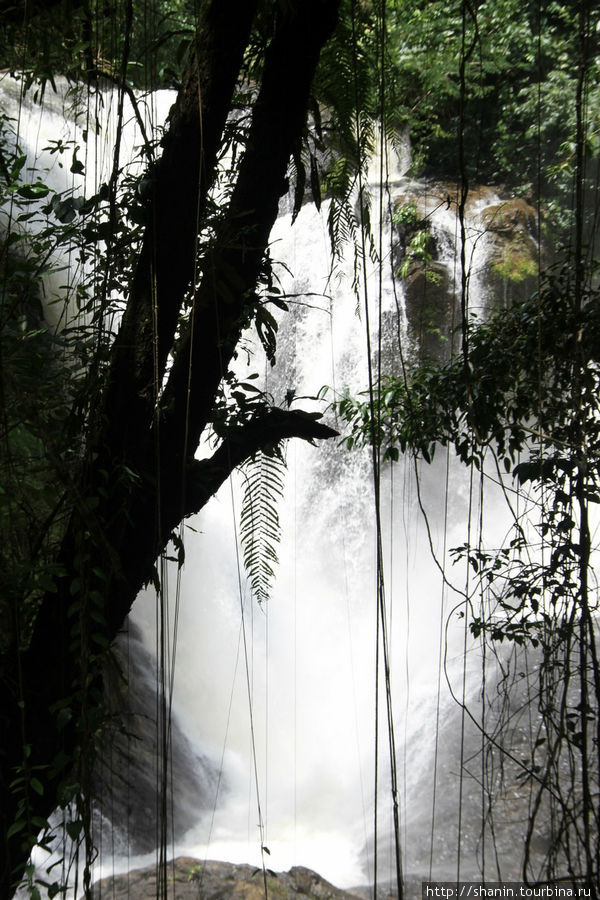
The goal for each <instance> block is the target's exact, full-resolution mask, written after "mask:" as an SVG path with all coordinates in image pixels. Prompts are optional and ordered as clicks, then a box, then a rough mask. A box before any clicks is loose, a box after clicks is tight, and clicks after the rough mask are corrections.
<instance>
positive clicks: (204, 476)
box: [0, 0, 339, 900]
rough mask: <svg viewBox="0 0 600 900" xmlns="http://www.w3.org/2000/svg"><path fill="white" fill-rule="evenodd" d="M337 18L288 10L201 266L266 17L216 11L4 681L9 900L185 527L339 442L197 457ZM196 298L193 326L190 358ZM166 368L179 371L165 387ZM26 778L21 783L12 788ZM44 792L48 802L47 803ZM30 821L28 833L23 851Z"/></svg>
mask: <svg viewBox="0 0 600 900" xmlns="http://www.w3.org/2000/svg"><path fill="white" fill-rule="evenodd" d="M338 5H339V0H302V2H298V3H296V4H281V5H279V4H276V6H277V11H276V12H275V13H274V15H275V16H276V17H277V18H276V26H275V29H274V33H273V37H272V39H271V42H270V45H269V47H268V49H267V51H266V57H265V62H264V70H263V77H262V81H261V85H260V88H259V90H258V94H257V97H256V101H255V104H254V107H253V113H252V122H251V125H250V130H249V134H248V139H247V145H246V149H245V153H244V156H243V159H242V161H241V163H240V167H239V174H238V178H237V182H236V184H235V187H234V189H233V193H232V196H231V199H230V202H229V205H228V207H227V209H226V211H225V213H224V214H223V215H222V217H221V218H220V220H219V224H218V225H217V227H216V233H215V235H214V240H213V241H212V243H211V252H210V253H207V254H205V256H204V258H203V259H201V260H197V259H196V248H197V234H198V230H199V227H201V226H202V224H203V222H205V221H206V217H207V215H208V213H207V208H208V204H207V198H208V193H209V190H210V187H211V185H212V184H213V181H214V178H215V173H216V168H217V157H218V152H219V148H220V145H221V140H222V135H223V129H224V128H225V125H226V121H227V116H228V114H229V110H230V107H231V100H232V96H233V93H234V91H235V87H236V82H237V79H238V77H239V73H240V67H241V65H242V60H243V54H244V50H245V47H246V45H247V43H248V40H249V36H250V30H251V27H252V23H253V19H254V15H255V13H256V8H257V6H258V3H257V0H207V2H205V3H204V4H203V7H202V13H201V17H200V21H199V25H198V30H197V34H196V39H195V45H194V48H193V52H192V54H191V59H190V63H189V66H188V69H187V72H186V76H185V80H184V84H183V87H182V89H181V91H180V93H179V96H178V98H177V102H176V104H175V106H174V108H173V110H172V111H171V116H170V127H169V130H168V133H167V134H166V136H165V138H164V141H163V153H162V156H161V158H160V159H159V161H158V162H157V163H156V164H155V165H154V167H153V169H152V170H151V172H150V177H151V181H152V197H151V200H150V203H149V205H148V209H147V225H146V230H145V237H144V241H143V245H142V249H141V252H140V256H139V260H138V263H137V268H136V270H135V275H134V277H133V280H132V287H131V293H130V297H129V300H128V304H127V308H126V310H125V313H124V316H123V319H122V323H121V326H120V330H119V333H118V335H117V337H116V339H115V342H114V345H113V348H112V356H111V360H110V365H109V367H108V371H107V374H106V379H105V385H104V389H103V394H102V399H101V402H100V404H99V407H98V410H99V411H98V415H97V417H96V420H95V422H94V423H92V429H93V430H92V435H91V438H90V443H89V445H88V450H89V452H88V454H87V463H86V465H85V466H84V469H83V472H82V474H81V476H80V477H79V480H78V481H77V483H76V484H75V486H74V496H75V497H76V500H75V504H74V509H73V513H72V516H71V521H70V525H69V526H68V529H67V532H66V535H65V538H64V541H63V545H62V549H61V553H60V559H59V562H60V565H61V569H62V574H60V575H59V577H58V578H57V584H56V590H55V591H53V592H51V593H48V594H47V595H46V596H45V597H44V599H43V601H42V603H41V606H40V609H39V613H38V616H37V619H36V622H35V625H34V631H33V634H32V637H31V640H30V642H29V644H28V646H27V647H26V649H22V648H21V649H20V650H17V649H16V648H15V651H14V658H13V659H12V661H11V662H10V663H9V664H8V665H7V666H6V667H5V666H3V667H2V671H3V673H4V672H6V677H4V676H3V680H4V683H3V684H2V686H1V687H2V692H1V699H0V722H1V724H2V727H3V734H4V736H5V737H4V738H3V743H2V748H1V750H0V754H1V756H0V759H1V768H0V828H1V831H2V834H3V836H4V840H3V846H2V851H0V853H1V855H0V878H1V887H0V898H1V900H4V898H8V897H10V896H11V895H12V890H13V888H12V885H13V884H14V880H15V878H18V877H19V876H20V874H21V873H22V871H23V868H24V865H25V862H26V860H27V856H28V853H29V850H30V849H31V844H32V840H35V838H34V837H33V836H34V835H35V832H36V830H37V826H36V817H37V818H39V819H45V818H47V816H48V815H49V814H50V813H51V812H52V810H53V809H54V808H55V807H56V806H57V805H61V804H63V803H64V802H65V800H66V799H67V798H68V796H69V790H68V785H69V784H70V783H72V782H73V779H74V763H75V757H76V756H77V754H80V756H83V755H84V754H85V753H86V752H87V751H88V749H89V747H88V744H87V740H88V735H89V733H90V732H93V730H94V727H95V725H94V721H95V720H94V716H96V715H97V709H96V708H97V703H98V695H99V693H100V689H99V685H98V672H99V669H100V666H99V660H100V658H101V657H102V654H103V653H104V651H105V648H106V646H107V645H109V644H110V642H111V641H112V639H113V638H114V637H115V636H116V634H117V632H118V630H119V629H120V627H121V626H122V624H123V621H124V619H125V617H126V616H127V614H128V612H129V610H130V608H131V605H132V603H133V601H134V599H135V597H136V595H137V593H138V591H139V590H140V588H141V587H142V586H143V584H144V582H145V581H147V580H148V579H149V578H150V577H151V574H152V571H153V566H154V563H155V560H156V558H157V555H158V554H159V553H160V551H161V550H162V549H163V548H164V546H165V545H166V543H167V542H168V540H169V536H170V535H171V533H172V532H173V530H174V529H175V528H176V527H177V526H178V524H179V522H180V521H181V520H182V519H183V518H184V517H185V516H187V515H189V514H191V513H193V512H197V511H198V510H199V509H201V508H202V507H203V506H204V504H205V503H206V502H207V500H208V499H209V498H210V496H212V494H214V493H215V491H216V490H217V489H218V487H219V486H220V485H221V484H222V483H223V481H224V480H225V479H226V478H227V477H228V475H229V474H230V473H231V471H232V470H233V469H234V468H235V467H237V466H238V465H240V464H241V463H242V462H243V461H244V460H245V459H247V458H248V457H249V456H251V455H252V454H253V453H255V452H256V451H257V450H259V449H260V448H261V447H264V446H266V445H270V444H273V443H276V442H278V441H279V440H281V439H283V438H289V437H301V438H303V439H306V440H314V439H316V438H327V437H331V436H332V435H334V434H335V432H334V431H333V430H332V429H330V428H328V427H327V426H325V425H322V424H320V423H318V422H316V421H315V420H314V419H313V418H311V417H310V416H308V415H306V414H303V413H301V412H293V411H289V410H286V411H284V410H279V409H270V410H264V411H263V412H262V413H259V414H256V415H255V416H254V417H253V418H251V419H250V420H249V421H248V422H247V423H246V425H245V426H241V427H240V428H239V429H237V430H236V431H235V432H232V433H231V434H230V435H229V436H228V437H227V438H226V439H225V440H223V442H222V443H221V445H220V446H219V447H218V448H217V449H216V450H215V452H214V454H213V456H212V458H211V459H209V460H204V461H201V462H200V461H196V460H195V459H194V454H195V451H196V449H197V447H198V442H199V440H200V436H201V434H202V432H203V431H204V430H205V428H206V426H207V425H208V424H209V423H210V421H211V416H212V414H213V409H214V403H215V396H216V393H217V390H218V388H219V384H220V382H221V379H222V377H223V375H224V374H225V373H226V371H227V369H228V367H229V364H230V362H231V359H232V356H233V354H234V352H235V348H236V345H237V343H238V341H239V338H240V335H241V333H242V330H243V328H244V327H245V326H246V325H247V324H248V322H249V321H251V319H252V317H253V314H254V311H255V309H256V303H257V297H256V289H257V280H258V278H259V275H260V273H261V268H262V266H263V264H264V258H265V253H266V250H267V247H268V239H269V234H270V231H271V228H272V226H273V224H274V222H275V219H276V216H277V210H278V201H279V198H280V195H281V194H282V193H283V191H284V185H285V179H286V172H287V167H288V162H289V159H290V156H291V154H292V152H293V151H294V149H295V147H296V146H297V145H298V144H299V142H300V140H301V137H302V133H303V129H304V128H305V124H306V110H307V105H308V101H309V92H310V86H311V82H312V78H313V75H314V71H315V68H316V65H317V62H318V59H319V55H320V52H321V48H322V46H323V44H324V43H325V41H326V40H327V39H328V37H329V36H330V35H331V33H332V31H333V28H334V27H335V23H336V19H337V11H338ZM186 295H187V296H188V297H190V296H191V297H192V300H193V314H192V315H191V316H190V318H189V323H188V325H187V327H186V330H185V332H184V334H183V336H182V337H181V339H180V340H179V342H178V345H177V346H175V333H176V328H177V323H178V319H179V316H180V312H181V309H182V303H183V300H184V298H185V296H186ZM169 354H172V355H173V362H172V366H171V370H170V374H169V377H168V380H167V381H166V385H165V387H164V389H163V387H162V385H163V382H164V379H165V372H166V366H167V359H168V357H169ZM9 670H10V671H9ZM19 777H22V778H23V780H22V782H20V783H19V784H18V785H17V786H15V785H14V784H13V785H12V787H11V782H13V781H14V779H15V778H19ZM33 779H35V781H34V780H33ZM80 780H81V779H80ZM38 784H39V785H40V786H42V791H41V792H39V791H38V790H36V789H32V785H34V787H37V786H38ZM20 820H23V821H24V823H25V824H24V825H23V828H22V829H21V830H20V831H16V832H15V833H14V834H12V835H10V836H9V829H10V828H11V826H13V825H14V823H15V822H18V821H20Z"/></svg>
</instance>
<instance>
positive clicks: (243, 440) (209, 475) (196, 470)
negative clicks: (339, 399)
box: [186, 407, 339, 515]
mask: <svg viewBox="0 0 600 900" xmlns="http://www.w3.org/2000/svg"><path fill="white" fill-rule="evenodd" d="M338 434H339V432H337V431H335V430H334V429H333V428H330V427H329V425H325V424H324V423H322V422H319V421H317V420H316V419H315V418H313V416H312V415H311V414H310V413H307V412H304V411H302V410H283V409H279V408H278V407H273V408H272V409H269V410H268V412H266V413H262V414H260V415H257V416H255V417H254V418H253V419H250V421H249V422H247V423H246V424H245V425H244V426H242V427H241V428H239V429H238V430H236V431H234V432H233V433H232V434H230V435H229V436H228V437H227V438H226V439H225V440H223V442H222V443H221V444H220V445H219V447H218V448H217V450H216V451H215V452H214V453H213V455H212V456H211V457H210V459H202V460H193V461H192V463H191V464H190V465H189V466H188V472H187V481H186V486H187V490H186V515H192V514H193V513H196V512H198V511H199V510H200V509H202V507H203V506H204V505H205V504H206V503H207V501H208V500H209V499H210V497H212V496H213V494H215V493H216V492H217V491H218V489H219V488H220V487H221V485H222V484H223V482H224V481H226V479H227V478H228V477H229V476H230V475H231V473H232V472H233V470H234V469H236V468H237V467H238V466H240V465H242V463H244V462H245V461H246V460H247V459H249V458H250V457H251V456H253V455H254V454H255V453H256V452H257V451H258V450H264V449H265V448H267V447H269V446H274V445H275V444H278V443H279V442H280V441H283V440H286V439H287V438H294V437H296V438H302V440H305V441H309V443H313V441H315V440H326V439H327V438H332V437H337V435H338Z"/></svg>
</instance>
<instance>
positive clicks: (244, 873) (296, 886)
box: [93, 856, 356, 900]
mask: <svg viewBox="0 0 600 900" xmlns="http://www.w3.org/2000/svg"><path fill="white" fill-rule="evenodd" d="M166 881H167V897H168V900H187V898H194V900H228V898H235V900H260V898H263V897H265V881H264V875H263V872H262V869H257V868H256V867H255V866H248V865H234V864H233V863H226V862H215V861H214V860H208V861H206V862H200V861H199V860H197V859H191V858H190V857H185V856H180V857H178V859H175V860H173V861H172V862H169V863H167V871H166ZM266 881H267V895H268V896H271V897H273V898H277V900H286V898H292V897H293V898H296V900H353V898H354V900H356V895H355V894H351V893H348V892H347V891H342V890H340V889H339V888H336V887H334V885H332V884H330V883H329V882H328V881H325V879H324V878H321V876H320V875H317V873H316V872H312V871H311V870H310V869H305V868H304V867H303V866H294V868H292V869H290V871H289V872H277V873H276V872H270V871H269V872H268V874H267V877H266ZM93 896H94V897H96V898H100V897H111V898H113V900H119V898H121V897H123V898H124V897H128V898H133V900H154V898H155V897H158V896H159V892H158V890H157V867H156V866H155V865H153V866H148V867H147V868H145V869H137V870H134V871H133V872H129V873H128V874H126V875H115V876H112V877H110V878H104V879H102V881H98V882H96V884H95V885H94V887H93Z"/></svg>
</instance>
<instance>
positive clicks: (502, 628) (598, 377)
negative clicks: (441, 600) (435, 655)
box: [337, 266, 600, 890]
mask: <svg viewBox="0 0 600 900" xmlns="http://www.w3.org/2000/svg"><path fill="white" fill-rule="evenodd" d="M599 338H600V296H599V292H598V288H597V286H596V281H595V277H594V273H593V271H590V272H589V273H588V276H587V278H586V280H585V282H584V283H581V282H580V281H579V280H578V281H577V284H576V281H575V274H574V272H573V269H572V268H571V267H568V266H565V267H564V268H563V269H558V270H555V271H553V272H551V273H549V274H548V275H547V276H546V277H545V279H544V281H543V283H542V284H541V287H540V290H539V291H538V292H537V293H536V294H535V295H534V296H532V297H531V298H530V299H528V300H527V301H525V302H522V303H519V304H515V305H514V306H513V307H512V308H511V309H510V310H508V311H502V313H501V314H498V315H495V316H492V317H490V319H489V320H488V321H487V322H486V323H484V324H479V325H475V324H471V325H470V326H469V334H468V347H469V355H468V359H466V360H465V359H464V357H462V356H460V357H458V358H456V359H454V360H453V361H451V362H449V363H448V364H446V365H423V366H420V367H418V368H415V369H413V371H411V372H410V373H409V375H408V376H407V377H403V378H398V377H392V376H386V377H384V378H382V380H381V383H380V384H379V385H378V389H377V390H376V393H375V403H374V406H373V405H372V403H371V402H370V400H369V398H367V397H361V396H359V397H357V398H352V397H350V396H349V395H346V396H344V397H342V398H341V400H339V401H338V403H337V409H338V412H339V414H340V417H341V418H342V419H343V420H345V421H346V423H347V425H348V429H349V431H348V434H347V436H346V437H345V438H344V440H345V442H346V444H347V446H348V447H353V446H356V445H359V446H361V445H364V444H370V443H372V442H375V443H376V444H377V445H378V446H379V448H380V450H381V454H382V456H383V458H385V459H387V460H390V461H395V460H397V459H398V458H399V457H400V455H401V454H403V453H411V454H414V455H415V456H416V457H417V458H421V459H423V460H424V461H425V462H430V461H431V460H432V459H433V457H434V455H435V453H436V450H437V448H439V447H440V446H449V447H451V448H453V449H454V451H455V453H456V454H457V456H458V458H459V459H460V460H461V461H462V463H464V464H465V465H466V466H469V467H473V468H475V469H476V470H479V471H480V472H481V473H482V477H484V478H487V477H491V478H493V479H494V480H496V481H498V482H500V484H501V486H502V490H503V491H504V496H505V498H506V500H507V503H508V507H509V510H510V515H511V519H512V525H511V527H510V530H509V533H508V535H507V538H506V540H505V541H504V542H503V543H502V544H501V545H500V546H493V545H490V546H488V545H486V543H485V531H484V533H483V535H482V536H479V537H478V538H477V539H476V540H475V539H474V540H473V541H469V542H466V543H464V544H463V545H462V546H460V547H457V548H455V549H454V550H453V552H452V555H453V556H454V559H455V560H456V561H462V562H463V563H464V564H465V565H466V566H467V567H468V569H469V571H470V577H469V590H468V593H467V598H466V599H467V602H466V606H465V611H466V615H467V616H468V622H469V628H470V632H471V634H472V636H473V637H474V638H477V639H480V640H482V641H484V642H485V645H486V646H487V647H488V649H491V651H492V652H493V653H495V654H497V657H498V659H499V660H500V664H501V668H502V667H503V668H504V671H505V680H506V682H507V683H508V682H509V681H510V679H509V677H508V669H509V668H510V665H511V663H510V662H507V660H508V659H509V657H511V658H512V659H513V660H515V659H521V660H522V659H523V654H526V659H527V660H528V662H527V665H526V666H523V663H522V662H521V663H519V666H520V668H521V669H523V668H526V669H527V679H528V682H529V684H528V692H529V693H528V698H527V700H528V702H533V703H534V704H535V706H537V710H536V715H535V716H534V717H533V719H532V721H531V728H530V734H529V738H528V746H527V747H525V748H524V747H523V744H522V742H521V744H520V745H519V747H518V748H517V747H516V745H515V746H511V744H510V741H508V740H506V738H504V739H503V738H502V737H501V736H500V735H499V733H498V730H497V728H496V731H495V732H494V733H493V734H488V738H489V739H490V744H491V745H493V749H494V748H495V750H498V749H501V751H502V753H505V754H507V756H508V757H509V758H510V760H511V764H514V766H516V769H513V770H512V772H513V774H512V777H513V778H518V779H520V783H521V784H523V783H525V782H528V783H529V785H530V789H531V799H530V807H529V809H530V811H529V816H528V822H527V824H526V834H525V852H524V857H523V870H524V876H525V877H527V878H530V879H537V878H541V877H545V878H568V879H570V880H571V881H573V882H577V883H583V882H584V883H586V884H590V885H595V886H596V890H597V889H598V879H599V873H598V859H599V858H600V846H599V843H598V842H599V837H598V835H599V833H600V805H599V802H598V798H599V796H600V753H599V750H600V664H599V659H598V654H599V648H598V635H599V628H598V611H599V594H598V584H597V579H596V565H597V561H598V560H597V548H596V547H595V545H594V539H593V534H594V528H595V523H596V522H597V517H598V507H599V505H600V473H599V469H598V460H599V459H600V416H599V396H600V368H599V363H600V351H599V348H600V341H599ZM512 665H513V669H514V666H515V665H516V663H513V664H512ZM513 705H514V704H513ZM515 772H516V774H515ZM540 831H542V832H543V833H544V835H545V838H546V847H547V849H546V850H545V851H544V858H543V859H542V861H541V863H540V859H539V854H538V857H537V858H536V859H534V856H535V854H534V853H533V850H532V847H533V839H534V836H535V834H536V833H539V832H540Z"/></svg>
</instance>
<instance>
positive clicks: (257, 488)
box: [240, 447, 285, 603]
mask: <svg viewBox="0 0 600 900" xmlns="http://www.w3.org/2000/svg"><path fill="white" fill-rule="evenodd" d="M243 471H244V475H245V479H246V480H245V485H244V497H243V500H242V511H241V514H240V540H241V544H242V550H243V554H244V568H245V569H246V574H247V576H248V580H249V582H250V587H251V590H252V594H253V596H254V597H255V599H256V600H257V601H258V602H259V603H262V602H263V601H265V600H268V599H269V596H270V592H271V584H272V580H273V578H274V576H275V569H274V567H275V566H276V565H277V562H278V559H277V550H276V548H277V544H278V543H279V541H280V539H281V526H280V523H279V512H278V508H277V507H278V502H279V499H280V497H282V495H283V484H284V480H283V479H284V471H285V460H284V458H283V455H282V452H281V449H280V448H279V447H275V448H274V449H272V450H269V451H265V450H260V451H258V452H257V453H255V454H254V456H253V457H252V458H251V459H250V460H249V461H248V462H247V463H246V464H245V465H244V469H243Z"/></svg>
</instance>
